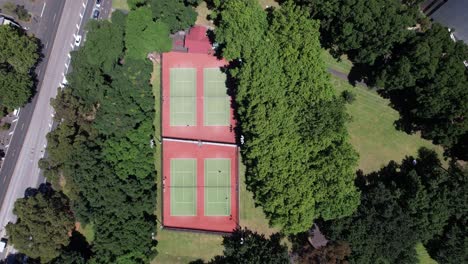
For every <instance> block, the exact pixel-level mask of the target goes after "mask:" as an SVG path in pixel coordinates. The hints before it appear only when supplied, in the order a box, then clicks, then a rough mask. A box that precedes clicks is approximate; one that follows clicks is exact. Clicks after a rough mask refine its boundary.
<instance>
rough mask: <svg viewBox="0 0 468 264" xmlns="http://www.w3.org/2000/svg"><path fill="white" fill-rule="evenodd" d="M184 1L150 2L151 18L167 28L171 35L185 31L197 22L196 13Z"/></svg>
mask: <svg viewBox="0 0 468 264" xmlns="http://www.w3.org/2000/svg"><path fill="white" fill-rule="evenodd" d="M191 4H192V3H187V1H185V0H152V1H151V10H152V11H153V17H154V18H155V19H156V20H160V21H161V22H163V23H165V24H166V25H168V26H169V29H170V31H171V32H172V33H174V32H177V31H179V30H185V29H187V28H189V27H191V26H193V24H195V20H197V12H196V11H195V10H194V8H193V7H192V6H191Z"/></svg>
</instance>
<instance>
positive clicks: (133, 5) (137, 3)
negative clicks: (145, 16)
mask: <svg viewBox="0 0 468 264" xmlns="http://www.w3.org/2000/svg"><path fill="white" fill-rule="evenodd" d="M147 2H148V0H127V4H128V7H129V8H130V10H135V9H137V8H138V7H141V6H144V5H146V4H147Z"/></svg>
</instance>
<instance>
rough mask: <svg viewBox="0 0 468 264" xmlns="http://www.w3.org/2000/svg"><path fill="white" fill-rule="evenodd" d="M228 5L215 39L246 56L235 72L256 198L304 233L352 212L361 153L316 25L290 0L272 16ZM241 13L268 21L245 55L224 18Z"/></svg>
mask: <svg viewBox="0 0 468 264" xmlns="http://www.w3.org/2000/svg"><path fill="white" fill-rule="evenodd" d="M228 2H229V4H226V5H224V8H225V9H223V10H222V11H221V16H220V17H221V21H220V24H222V25H224V26H223V29H222V30H219V31H217V33H216V34H217V35H216V38H217V39H218V38H219V39H221V40H223V41H224V43H223V44H224V45H225V50H230V53H231V54H232V56H233V57H234V58H235V57H236V56H239V55H240V56H242V57H241V59H242V63H240V67H238V68H234V69H231V70H230V74H231V75H232V77H233V78H234V79H233V80H234V82H233V83H235V87H233V89H234V90H235V93H236V94H235V98H236V103H237V115H238V117H239V122H240V128H241V131H242V132H241V133H242V134H243V135H244V136H245V144H244V145H243V146H242V155H243V160H244V162H245V164H246V166H247V172H246V177H247V184H248V186H249V188H250V189H251V190H252V191H253V193H254V195H255V199H256V201H257V203H258V204H259V205H261V206H262V207H263V210H264V211H265V213H266V215H267V216H268V217H269V218H270V220H271V223H272V224H274V225H279V226H281V227H282V228H283V230H284V231H285V232H287V233H298V232H301V231H304V230H307V229H308V228H309V227H310V226H311V225H312V222H313V220H314V219H316V218H319V217H323V218H325V219H333V218H339V217H343V216H346V215H350V214H351V213H352V212H353V211H354V210H355V209H356V207H357V205H358V203H359V193H358V192H357V191H356V189H355V187H354V185H353V181H354V168H355V165H356V162H357V154H356V152H355V151H354V150H353V149H352V147H351V145H350V144H349V143H348V141H347V137H348V135H347V132H346V128H345V121H346V120H347V116H346V114H345V112H344V105H343V102H342V100H341V99H339V98H338V97H336V96H335V95H334V94H333V88H332V87H331V85H330V82H329V77H328V74H327V73H326V71H325V67H324V64H323V62H322V60H321V59H320V57H321V55H320V54H321V49H320V43H319V39H318V38H319V34H318V27H319V25H318V22H317V21H313V20H311V19H309V16H308V15H307V14H306V12H305V11H304V10H302V9H300V8H298V7H296V6H294V5H293V4H291V3H290V2H289V3H287V4H285V5H283V6H282V7H281V9H278V10H275V11H274V12H273V13H272V15H271V17H270V18H269V19H268V20H267V17H266V16H265V15H260V14H257V13H258V12H264V11H262V10H260V9H258V8H257V7H256V6H254V5H253V4H248V2H246V1H245V0H235V1H228ZM252 2H254V1H252ZM239 10H245V12H244V13H246V14H252V15H253V16H254V17H255V18H250V20H248V21H251V22H252V23H257V24H260V25H268V27H267V28H266V32H263V35H264V37H263V38H262V39H261V41H260V42H261V43H260V44H259V45H256V47H255V48H254V49H252V50H250V51H248V52H247V51H246V49H244V47H243V46H242V45H240V42H234V45H233V46H230V44H231V43H230V42H229V39H230V37H226V36H224V35H223V34H224V33H225V32H236V30H238V29H237V28H235V29H231V27H237V26H238V23H233V22H231V21H227V22H222V19H223V18H225V17H227V18H236V17H237V16H236V15H234V14H231V15H227V14H228V13H229V12H234V13H237V12H239ZM261 17H263V18H264V19H265V20H264V21H261V20H257V19H256V18H261ZM250 26H251V27H252V28H257V29H260V28H262V27H263V26H252V25H250ZM257 29H255V30H257ZM231 30H232V31H231ZM248 32H249V31H248ZM229 34H231V33H229ZM242 36H243V35H241V36H239V37H240V38H243V37H242ZM245 37H247V36H245ZM244 43H245V44H248V45H250V44H252V43H251V42H247V41H246V42H244Z"/></svg>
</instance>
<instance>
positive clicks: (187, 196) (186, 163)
mask: <svg viewBox="0 0 468 264" xmlns="http://www.w3.org/2000/svg"><path fill="white" fill-rule="evenodd" d="M196 173H197V160H196V159H172V160H171V181H172V184H171V215H174V216H193V215H196V208H197V207H196V204H197V197H196V191H197V188H196V185H197V184H196V180H197V174H196Z"/></svg>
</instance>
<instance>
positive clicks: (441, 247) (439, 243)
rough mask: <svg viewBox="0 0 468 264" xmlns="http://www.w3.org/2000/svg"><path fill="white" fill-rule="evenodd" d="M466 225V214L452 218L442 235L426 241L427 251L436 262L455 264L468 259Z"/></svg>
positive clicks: (467, 222)
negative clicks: (462, 216) (458, 217)
mask: <svg viewBox="0 0 468 264" xmlns="http://www.w3.org/2000/svg"><path fill="white" fill-rule="evenodd" d="M467 226H468V221H467V216H466V215H465V216H464V218H460V219H453V220H452V221H450V222H449V224H448V225H447V226H446V227H445V230H444V232H443V233H442V235H438V236H436V237H435V238H434V239H432V240H430V241H429V243H428V251H429V253H430V255H431V257H432V258H434V259H435V260H437V262H438V263H447V264H457V263H464V262H466V260H467V259H468V252H467V250H466V249H467V247H468V232H467V230H466V227H467Z"/></svg>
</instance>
